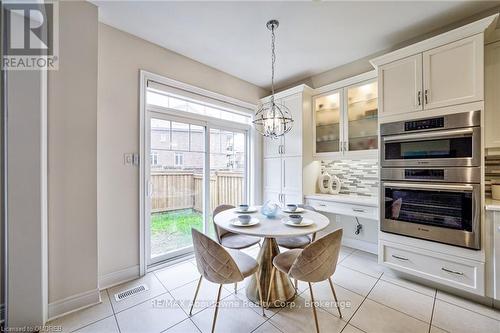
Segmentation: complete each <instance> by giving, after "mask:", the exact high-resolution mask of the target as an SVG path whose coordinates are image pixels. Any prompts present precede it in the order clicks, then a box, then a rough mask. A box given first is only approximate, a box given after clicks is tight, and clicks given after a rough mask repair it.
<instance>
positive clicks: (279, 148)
mask: <svg viewBox="0 0 500 333" xmlns="http://www.w3.org/2000/svg"><path fill="white" fill-rule="evenodd" d="M278 154H281V145H279V146H278Z"/></svg>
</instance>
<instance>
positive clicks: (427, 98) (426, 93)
mask: <svg viewBox="0 0 500 333" xmlns="http://www.w3.org/2000/svg"><path fill="white" fill-rule="evenodd" d="M424 98H425V104H429V90H428V89H425V91H424Z"/></svg>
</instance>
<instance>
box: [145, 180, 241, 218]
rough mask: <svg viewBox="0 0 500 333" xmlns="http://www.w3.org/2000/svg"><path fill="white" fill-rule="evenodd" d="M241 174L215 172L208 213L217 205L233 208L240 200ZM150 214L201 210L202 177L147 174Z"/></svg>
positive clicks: (211, 182) (211, 184)
mask: <svg viewBox="0 0 500 333" xmlns="http://www.w3.org/2000/svg"><path fill="white" fill-rule="evenodd" d="M243 180H244V177H243V174H242V173H238V172H228V171H219V172H215V173H213V174H211V176H210V211H213V210H214V209H215V207H217V206H218V205H221V204H229V205H234V206H237V205H239V204H240V203H242V202H243V201H244V200H243V198H244V188H245V187H244V183H243ZM151 183H152V186H153V192H152V197H151V210H152V212H167V211H172V210H178V209H188V208H193V209H194V210H197V211H202V210H203V176H202V175H201V174H195V173H193V172H184V171H160V172H153V173H152V174H151Z"/></svg>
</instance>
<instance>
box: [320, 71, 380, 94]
mask: <svg viewBox="0 0 500 333" xmlns="http://www.w3.org/2000/svg"><path fill="white" fill-rule="evenodd" d="M376 77H377V71H376V70H371V71H368V72H365V73H361V74H359V75H356V76H352V77H348V78H347V79H343V80H340V81H336V82H333V83H329V84H327V85H324V86H322V87H318V88H316V89H314V93H313V94H314V95H319V94H323V93H325V92H328V91H332V90H337V89H340V88H344V87H348V86H350V85H353V84H356V83H360V82H363V81H367V80H371V79H375V78H376Z"/></svg>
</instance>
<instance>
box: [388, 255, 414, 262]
mask: <svg viewBox="0 0 500 333" xmlns="http://www.w3.org/2000/svg"><path fill="white" fill-rule="evenodd" d="M392 257H393V258H396V259H399V260H404V261H408V260H410V259H408V258H405V257H400V256H397V255H395V254H393V255H392Z"/></svg>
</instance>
